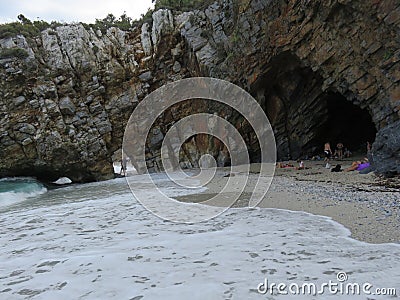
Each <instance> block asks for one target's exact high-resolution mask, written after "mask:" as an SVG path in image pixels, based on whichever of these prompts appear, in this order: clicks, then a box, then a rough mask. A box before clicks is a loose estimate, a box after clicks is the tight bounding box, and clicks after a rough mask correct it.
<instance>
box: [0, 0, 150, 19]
mask: <svg viewBox="0 0 400 300" xmlns="http://www.w3.org/2000/svg"><path fill="white" fill-rule="evenodd" d="M152 6H153V5H152V3H151V0H0V23H6V22H14V21H17V16H18V15H19V14H23V15H24V16H25V17H27V18H28V19H30V20H32V21H34V20H37V19H40V20H45V21H48V22H50V21H59V22H62V21H64V22H69V23H70V22H75V21H80V22H85V23H94V22H95V20H96V19H103V18H105V17H106V16H107V14H109V13H112V14H113V15H114V16H116V17H119V16H120V15H122V14H123V13H124V11H126V14H127V15H128V16H129V17H131V18H132V19H133V20H134V19H139V18H140V15H141V14H144V13H146V12H147V10H148V9H149V8H150V7H152Z"/></svg>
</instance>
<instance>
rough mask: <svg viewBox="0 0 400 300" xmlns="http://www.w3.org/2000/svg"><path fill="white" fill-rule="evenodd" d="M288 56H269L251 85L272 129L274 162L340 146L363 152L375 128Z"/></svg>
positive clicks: (368, 117)
mask: <svg viewBox="0 0 400 300" xmlns="http://www.w3.org/2000/svg"><path fill="white" fill-rule="evenodd" d="M323 82H324V79H323V78H322V77H321V76H320V75H319V74H318V73H317V72H314V71H313V70H312V69H311V68H310V67H308V66H305V65H304V64H303V63H302V62H301V61H300V59H299V58H297V57H296V56H295V55H293V54H291V53H287V52H286V53H282V54H280V55H278V56H276V57H274V58H273V59H272V60H271V61H270V63H269V64H268V66H267V67H266V71H265V72H264V73H263V74H262V75H261V76H259V78H258V80H257V81H256V82H254V83H253V85H252V86H251V93H252V95H253V96H254V97H255V98H256V99H257V101H258V102H259V103H260V104H261V106H262V107H263V109H264V111H265V112H266V114H267V116H268V118H269V120H270V122H271V125H272V128H273V130H274V134H275V139H276V144H277V154H278V159H279V160H287V159H298V158H305V157H310V156H314V155H321V154H322V152H323V145H324V143H326V142H328V141H329V142H330V143H331V146H332V149H334V148H335V146H336V144H337V143H339V142H341V143H343V144H344V146H345V147H347V148H348V149H349V150H350V151H351V152H353V153H360V154H361V153H363V154H365V151H366V143H367V141H369V142H370V143H371V144H372V143H373V142H374V140H375V136H376V132H377V131H376V128H375V125H374V123H373V121H372V118H371V115H370V113H369V111H368V110H367V109H362V108H361V107H360V106H357V105H355V104H354V103H352V101H351V99H347V98H346V97H345V96H343V95H342V94H340V93H338V92H336V91H335V90H334V89H333V88H332V89H327V90H324V89H323V88H322V85H323Z"/></svg>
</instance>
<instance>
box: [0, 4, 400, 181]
mask: <svg viewBox="0 0 400 300" xmlns="http://www.w3.org/2000/svg"><path fill="white" fill-rule="evenodd" d="M399 16H400V4H399V3H398V1H390V0H385V1H349V0H337V1H306V0H290V1H286V2H284V1H267V0H241V1H238V0H235V1H228V0H225V1H218V2H216V3H214V4H212V5H211V6H209V7H208V8H207V9H205V10H203V11H193V12H185V13H179V12H171V11H169V10H160V11H157V12H155V13H154V14H153V21H152V22H151V23H148V24H147V23H145V24H142V25H140V26H138V27H137V28H132V30H131V31H129V32H124V31H121V30H119V29H117V28H111V29H109V30H108V31H107V32H106V33H105V34H102V33H101V32H100V31H98V32H95V31H94V30H93V29H90V28H89V29H87V28H85V27H84V26H83V25H81V24H74V25H66V26H60V27H58V28H56V29H47V30H45V31H43V32H42V33H41V36H39V37H37V38H33V39H32V38H27V37H24V36H17V37H13V38H8V39H2V40H0V50H3V49H6V48H21V49H24V50H25V51H26V52H27V54H28V56H27V57H26V58H17V57H10V58H4V59H1V60H0V155H1V162H0V175H1V176H13V175H35V176H39V177H41V178H45V179H52V178H55V179H56V178H57V177H62V176H66V177H70V178H71V179H73V180H74V181H79V182H82V181H93V180H103V179H108V178H111V177H112V176H113V169H112V161H111V156H112V154H113V153H114V152H115V151H116V150H118V149H119V148H120V147H121V143H122V137H123V134H124V128H125V125H126V122H127V120H128V118H129V116H130V114H131V113H132V111H133V109H134V108H135V107H136V105H137V103H139V101H141V100H142V99H143V98H144V97H145V96H146V95H147V94H148V93H150V92H151V91H153V90H155V89H156V88H158V87H160V86H161V85H163V84H165V83H167V82H171V81H175V80H178V79H181V78H186V77H191V76H212V77H217V78H221V79H226V80H229V81H231V82H233V83H236V84H238V85H239V86H241V87H243V88H244V89H246V90H247V91H249V92H250V93H251V94H252V95H253V96H254V97H255V98H256V99H257V100H258V101H259V102H260V104H261V106H262V107H263V108H264V109H265V111H266V113H267V115H268V117H269V119H270V121H271V123H272V125H273V129H274V132H275V137H276V140H277V148H278V156H279V157H280V158H288V157H291V158H296V157H298V156H302V155H306V154H311V153H315V152H318V151H320V149H319V148H320V147H321V142H322V141H324V140H325V139H326V140H330V139H333V141H332V142H335V141H339V140H340V139H342V138H349V137H348V136H346V130H345V129H342V130H341V131H338V132H334V133H332V132H329V131H328V132H327V131H326V130H325V131H324V128H325V127H326V125H327V123H329V119H330V117H331V116H330V115H329V114H330V107H331V105H332V103H335V101H336V100H335V99H339V98H341V99H342V100H343V99H344V100H346V101H349V102H351V103H353V104H354V105H355V106H357V107H359V108H362V109H364V110H365V111H366V112H367V114H368V115H369V116H370V119H371V124H372V127H373V130H375V132H376V142H375V143H374V144H373V149H372V154H373V156H374V163H375V165H376V166H377V170H378V171H379V172H381V173H387V172H399V169H398V165H399V157H398V153H399V152H400V144H399V143H397V142H396V141H398V139H399V126H398V122H399V119H400V85H399V81H400V72H399V70H400V62H399V61H400V47H399V45H400V31H399V27H400V17H399ZM337 101H339V100H337ZM150 109H151V108H150ZM197 111H204V112H216V113H218V114H220V115H222V116H225V117H226V118H227V119H228V120H230V121H231V122H232V124H234V125H235V126H237V127H238V128H240V130H241V132H243V133H244V134H245V136H246V143H247V144H248V146H249V150H250V153H251V156H252V160H253V161H256V160H257V157H258V156H259V153H258V147H259V146H258V144H257V142H255V141H254V136H253V135H252V131H251V130H250V128H248V126H246V125H243V122H242V120H241V119H240V118H239V117H238V116H237V114H235V113H234V112H233V111H231V110H229V109H227V108H226V107H222V106H220V105H219V104H212V103H211V104H210V103H207V104H201V103H200V102H198V105H188V104H182V105H181V107H178V108H172V109H171V110H170V111H169V112H166V113H165V114H164V115H163V116H161V117H160V118H159V119H158V120H157V122H156V124H155V125H154V128H156V130H153V131H151V132H150V135H149V137H148V151H147V159H148V161H147V163H148V167H150V168H152V169H154V170H157V169H160V168H162V166H161V165H160V143H159V142H158V140H159V138H158V137H160V136H161V135H163V136H164V135H165V133H166V132H167V130H168V128H169V127H170V126H172V124H173V123H174V122H176V121H177V120H179V119H180V118H181V117H182V116H185V115H188V114H190V113H191V112H197ZM354 122H357V120H354ZM348 127H352V125H351V123H350V121H349V124H348ZM373 130H372V129H371V130H369V131H371V132H372V131H373ZM375 132H373V135H375ZM363 134H365V133H363V132H361V133H360V135H361V136H363ZM347 135H348V134H347ZM369 135H371V133H370V132H369ZM366 138H367V137H366ZM368 139H370V137H369V136H368ZM349 140H351V139H350V138H349ZM360 142H361V140H360ZM183 150H184V151H183V154H182V159H183V164H185V165H187V166H191V165H195V164H196V161H197V158H198V157H200V154H201V153H204V152H210V153H212V154H213V155H214V156H215V157H216V158H217V161H218V162H219V164H220V165H223V164H226V163H228V162H229V157H227V154H226V151H225V149H224V147H222V146H221V145H220V144H219V143H216V142H215V141H214V140H213V139H211V138H209V137H204V136H198V137H195V138H193V139H192V140H190V141H189V142H188V143H187V144H186V145H185V146H184V149H183ZM394 166H395V167H394Z"/></svg>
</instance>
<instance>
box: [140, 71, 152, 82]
mask: <svg viewBox="0 0 400 300" xmlns="http://www.w3.org/2000/svg"><path fill="white" fill-rule="evenodd" d="M139 79H140V80H141V81H143V82H146V81H150V80H151V79H153V76H152V75H151V72H150V71H147V72H144V73H142V74H140V75H139Z"/></svg>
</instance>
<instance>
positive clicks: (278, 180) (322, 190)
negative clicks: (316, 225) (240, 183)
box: [177, 160, 400, 243]
mask: <svg viewBox="0 0 400 300" xmlns="http://www.w3.org/2000/svg"><path fill="white" fill-rule="evenodd" d="M337 163H339V164H341V165H342V168H346V167H348V166H350V165H351V161H350V160H345V161H332V162H331V165H332V166H335V165H336V164H337ZM292 164H294V165H298V164H297V163H295V162H292ZM305 166H306V167H308V168H309V169H306V170H295V169H294V168H287V169H276V172H275V176H274V179H273V181H272V184H271V187H270V189H269V191H268V193H267V194H266V196H265V197H264V198H263V200H262V201H261V202H260V203H259V205H258V206H259V207H262V208H278V209H286V210H292V211H304V212H308V213H312V214H315V215H323V216H327V217H330V218H332V219H333V220H335V221H336V222H338V223H341V224H342V225H344V226H345V227H347V228H348V229H350V231H351V233H352V234H351V236H352V237H353V238H355V239H358V240H360V241H365V242H368V243H400V189H399V187H400V181H399V179H394V180H389V181H385V182H384V185H383V183H382V179H381V178H379V177H377V176H375V175H374V174H373V173H370V174H367V175H362V174H359V173H358V172H356V171H354V172H340V173H334V172H331V170H330V169H326V168H325V163H324V162H323V161H306V162H305ZM226 174H228V173H226ZM235 176H239V177H240V176H243V179H245V176H244V175H242V174H235ZM257 177H258V176H257V174H250V176H249V181H248V183H249V186H251V185H252V184H253V185H254V183H255V182H256V180H257ZM227 180H228V178H226V177H224V176H223V174H220V175H217V176H216V177H215V178H214V180H213V181H211V182H210V183H209V184H208V185H207V186H206V187H207V191H205V192H203V193H201V194H197V195H190V196H184V197H178V198H177V199H178V200H179V201H185V202H196V203H200V202H202V201H205V200H207V199H210V198H212V197H213V196H214V195H216V194H217V193H218V192H219V191H220V190H221V189H222V187H223V186H224V185H225V184H226V182H227ZM249 190H251V188H250V189H247V188H246V190H245V192H244V193H242V194H241V196H240V197H239V199H238V200H237V201H236V203H235V204H234V205H233V207H247V206H248V200H249V198H250V195H251V194H250V193H249ZM227 203H228V200H227ZM221 205H226V203H221Z"/></svg>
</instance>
